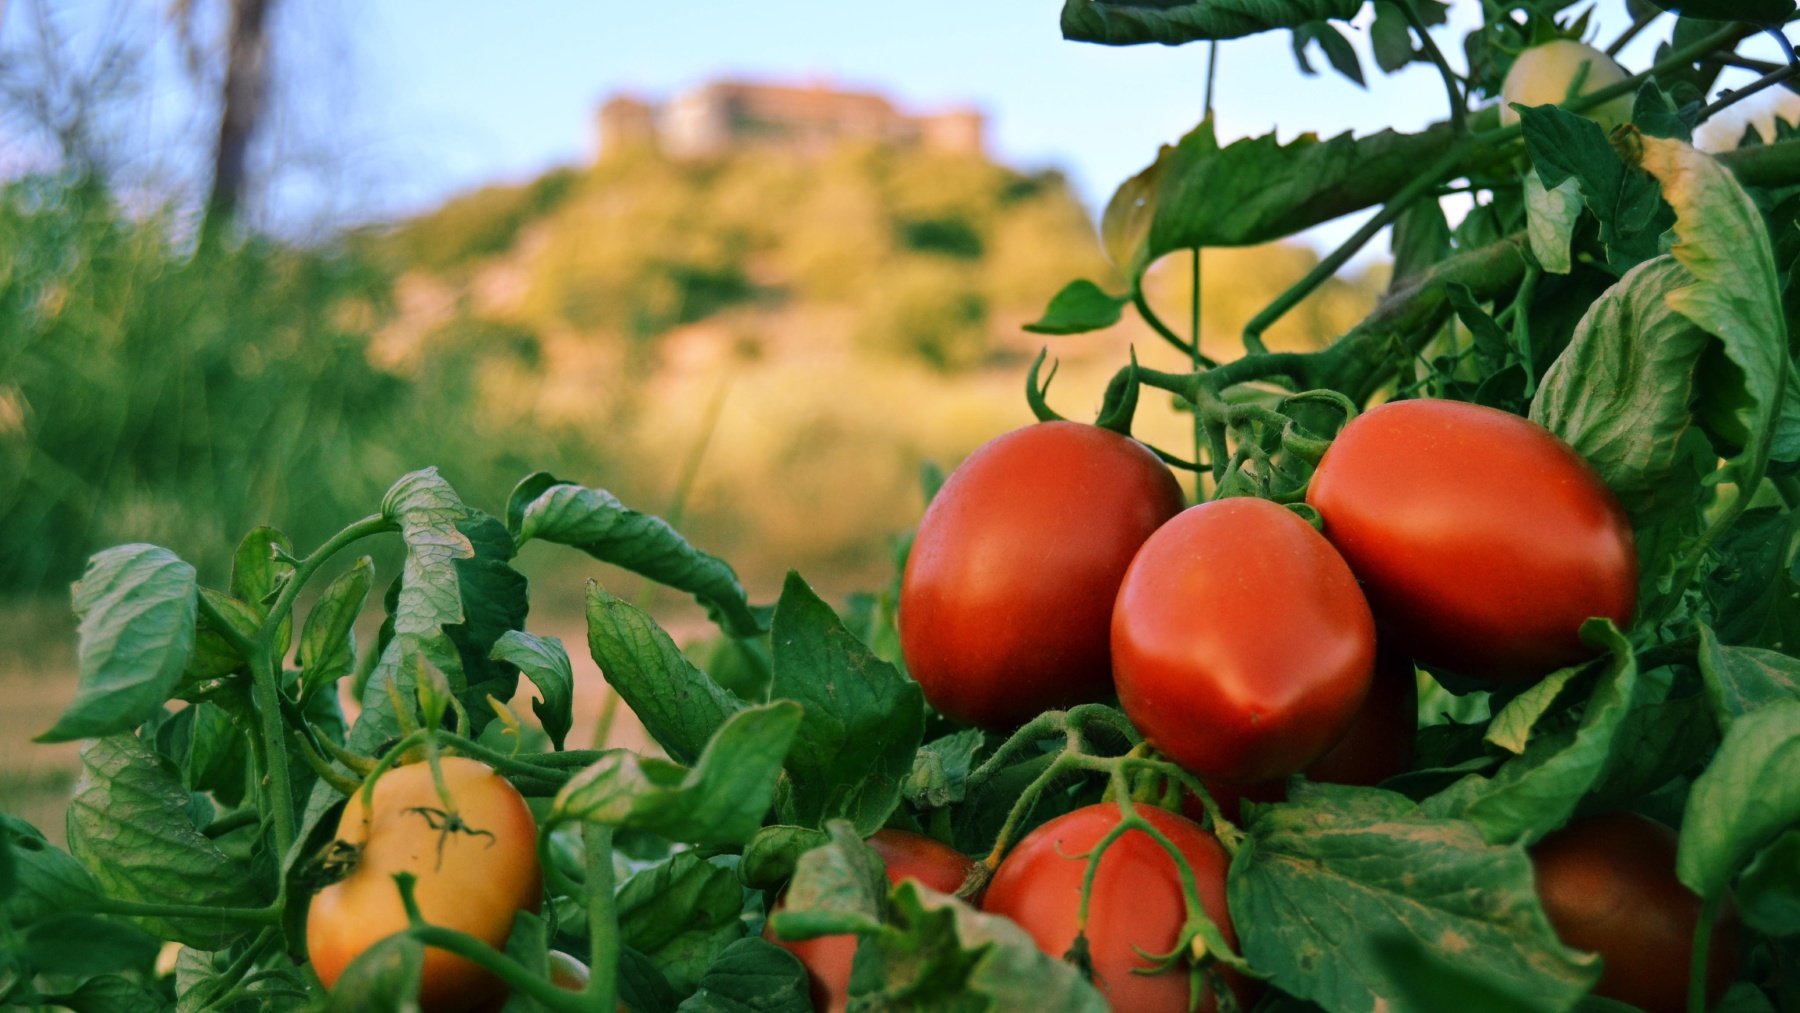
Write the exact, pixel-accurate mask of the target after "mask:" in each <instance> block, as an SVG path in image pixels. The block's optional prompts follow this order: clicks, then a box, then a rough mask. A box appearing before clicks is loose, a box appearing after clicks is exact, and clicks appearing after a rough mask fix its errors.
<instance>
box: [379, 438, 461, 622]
mask: <svg viewBox="0 0 1800 1013" xmlns="http://www.w3.org/2000/svg"><path fill="white" fill-rule="evenodd" d="M381 513H382V516H384V517H386V518H388V519H389V520H391V521H393V522H394V523H396V524H398V525H399V527H400V534H401V537H402V538H404V539H405V541H406V563H405V565H404V568H403V569H402V570H401V574H400V594H399V598H398V599H397V601H396V603H395V605H394V608H393V610H392V620H393V630H394V632H395V633H396V634H405V633H414V634H430V633H436V632H437V631H438V630H440V629H442V628H443V627H445V626H451V625H455V624H457V623H460V622H462V621H463V609H462V595H461V593H460V588H459V586H458V582H457V579H456V561H457V560H459V559H468V558H470V557H472V556H474V555H475V547H474V546H473V545H470V544H469V539H468V536H467V535H464V534H463V533H462V532H461V531H460V530H458V529H457V524H458V522H460V521H462V520H463V519H465V518H466V517H468V515H469V510H468V508H467V507H465V506H463V503H462V500H461V499H459V498H458V497H457V495H456V491H455V490H454V489H451V488H450V483H448V482H446V481H444V480H443V478H442V477H441V476H439V475H438V473H437V469H436V468H426V469H425V470H423V471H415V472H413V473H411V474H409V475H406V476H404V477H403V478H401V479H400V481H398V482H396V483H394V486H393V488H391V489H389V490H388V492H387V495H386V496H385V497H383V498H382V501H381Z"/></svg>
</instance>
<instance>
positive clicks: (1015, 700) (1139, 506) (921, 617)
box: [900, 422, 1182, 730]
mask: <svg viewBox="0 0 1800 1013" xmlns="http://www.w3.org/2000/svg"><path fill="white" fill-rule="evenodd" d="M1181 506H1182V498H1181V488H1180V487H1179V486H1178V485H1176V483H1175V477H1174V475H1172V474H1170V472H1169V469H1168V467H1167V466H1165V465H1164V464H1163V463H1162V462H1160V461H1158V460H1157V459H1156V457H1155V455H1153V454H1151V453H1150V451H1148V450H1145V449H1144V448H1143V446H1142V445H1140V444H1138V443H1136V442H1135V441H1133V440H1131V439H1130V438H1128V437H1125V436H1120V435H1119V434H1118V433H1114V432H1111V431H1108V430H1105V429H1101V428H1099V427H1097V426H1087V425H1081V424H1078V423H1074V422H1042V423H1039V424H1037V425H1034V426H1029V427H1027V428H1024V429H1019V430H1015V431H1013V432H1011V433H1007V434H1006V435H1004V436H1001V437H999V438H997V439H995V440H993V441H992V442H990V443H988V444H987V445H986V446H984V447H982V448H981V449H979V450H977V451H976V452H975V453H973V454H971V455H970V456H969V459H968V460H966V461H964V462H963V463H962V464H961V465H960V466H959V467H958V468H957V469H956V470H955V471H954V472H952V473H951V474H950V477H949V478H948V479H946V480H945V482H944V486H943V488H942V489H940V490H938V494H937V496H936V497H934V498H933V499H932V501H931V505H930V507H929V508H928V509H927V510H926V511H925V517H924V519H922V520H921V521H920V522H919V532H918V535H917V536H916V537H915V538H914V539H913V545H912V551H911V554H910V555H909V557H908V558H907V563H906V576H905V580H904V582H903V583H902V585H901V590H900V643H901V647H902V648H903V650H904V651H905V656H906V665H907V670H908V671H909V672H911V673H912V677H913V678H914V679H917V680H918V682H919V686H920V687H921V688H922V689H923V690H924V691H925V698H926V699H927V700H928V701H930V703H931V705H932V707H933V708H935V709H936V710H937V711H938V712H940V713H942V714H945V715H948V716H949V717H952V718H955V719H957V720H959V721H963V722H966V723H969V724H975V725H980V726H982V727H984V728H994V729H1002V730H1004V729H1010V728H1013V727H1016V726H1018V725H1020V724H1023V723H1024V722H1025V720H1026V719H1028V718H1030V717H1033V716H1035V715H1037V714H1039V713H1041V712H1043V711H1045V710H1048V709H1051V708H1053V707H1066V706H1069V705H1071V704H1077V703H1082V702H1084V701H1088V700H1098V699H1100V698H1101V697H1103V696H1105V695H1107V692H1108V690H1109V689H1110V684H1109V679H1108V676H1109V675H1110V672H1111V667H1112V666H1111V659H1110V656H1109V654H1108V650H1107V628H1108V626H1107V624H1108V622H1109V620H1110V618H1111V616H1112V602H1113V598H1114V597H1115V596H1116V595H1117V593H1118V590H1119V580H1120V578H1122V577H1123V576H1124V575H1125V567H1126V566H1127V565H1129V564H1130V562H1131V557H1132V555H1133V554H1134V553H1136V552H1137V550H1138V546H1140V545H1142V544H1143V543H1144V539H1146V538H1148V537H1150V533H1151V532H1152V531H1155V530H1156V529H1157V527H1158V526H1159V525H1161V524H1162V523H1163V522H1164V521H1166V520H1168V519H1169V518H1170V517H1172V516H1174V514H1175V512H1176V511H1178V510H1180V509H1181Z"/></svg>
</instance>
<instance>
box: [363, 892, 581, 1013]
mask: <svg viewBox="0 0 1800 1013" xmlns="http://www.w3.org/2000/svg"><path fill="white" fill-rule="evenodd" d="M417 884H418V880H417V878H416V877H414V876H413V874H412V873H410V872H397V873H395V874H394V885H395V887H396V888H398V889H399V891H400V905H401V907H403V908H405V909H406V920H407V923H408V924H407V929H406V934H407V935H408V936H411V937H412V938H413V939H416V940H418V941H419V942H420V943H422V944H424V945H426V946H429V947H433V948H436V949H439V950H443V951H445V952H446V953H450V954H454V955H455V956H458V957H461V958H463V959H464V960H467V961H468V962H470V963H472V964H476V965H479V966H480V967H482V968H485V969H486V970H488V971H489V972H491V973H492V974H493V975H494V976H495V977H497V978H499V979H500V980H501V981H502V982H505V983H506V985H507V987H509V988H511V989H512V990H513V991H514V992H523V993H525V994H526V995H528V996H530V997H531V998H533V999H536V1000H537V1001H538V1002H540V1003H543V1004H544V1005H545V1006H547V1007H549V1008H550V1009H552V1010H555V1011H557V1013H582V1011H584V1010H586V1009H587V1004H586V1003H584V1002H582V997H581V995H580V993H577V992H570V991H568V990H567V989H562V988H557V987H556V986H555V985H553V984H551V983H550V982H549V981H547V980H545V979H544V978H540V977H538V976H537V975H535V974H532V973H531V971H530V970H528V969H527V968H526V967H525V965H524V964H521V963H519V962H518V961H517V960H514V959H513V958H512V957H509V956H507V955H506V954H504V953H501V952H500V951H499V950H496V949H494V948H493V947H492V946H489V945H488V944H487V943H485V942H482V941H481V940H479V939H477V938H475V937H474V936H471V935H469V934H468V933H466V932H458V931H456V930H455V929H447V928H443V927H441V926H437V925H432V924H431V923H429V922H427V921H426V920H425V916H424V915H423V914H422V913H421V912H420V911H419V902H418V900H417V898H415V897H414V896H413V888H414V887H415V886H416V885H417Z"/></svg>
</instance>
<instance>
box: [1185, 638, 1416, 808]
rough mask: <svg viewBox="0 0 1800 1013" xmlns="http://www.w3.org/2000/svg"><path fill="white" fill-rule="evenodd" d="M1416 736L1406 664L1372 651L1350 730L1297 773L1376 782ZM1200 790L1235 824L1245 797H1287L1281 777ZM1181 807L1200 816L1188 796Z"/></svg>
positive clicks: (1397, 769) (1398, 766) (1395, 769)
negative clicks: (1371, 673)
mask: <svg viewBox="0 0 1800 1013" xmlns="http://www.w3.org/2000/svg"><path fill="white" fill-rule="evenodd" d="M1418 735H1419V683H1418V679H1417V677H1416V676H1414V674H1413V666H1412V662H1410V661H1407V660H1405V659H1403V658H1396V657H1393V656H1392V652H1391V651H1383V650H1377V651H1376V653H1375V677H1374V679H1373V680H1371V681H1370V683H1369V695H1368V696H1367V697H1366V698H1364V700H1363V705H1362V707H1361V708H1359V709H1358V710H1357V712H1356V717H1354V718H1352V719H1351V720H1350V730H1349V731H1346V732H1345V733H1344V737H1343V738H1341V739H1339V740H1338V741H1337V744H1336V745H1334V746H1332V747H1331V749H1330V750H1329V751H1328V752H1326V754H1325V755H1324V756H1321V757H1319V758H1318V759H1316V760H1314V761H1313V762H1311V763H1309V764H1307V765H1306V766H1305V767H1303V768H1301V770H1300V773H1302V774H1304V775H1305V776H1306V778H1307V780H1309V781H1321V782H1324V783H1326V784H1360V785H1376V784H1380V783H1381V782H1383V781H1385V780H1387V779H1388V778H1390V777H1393V776H1394V775H1395V774H1399V773H1402V772H1404V771H1406V770H1407V769H1408V768H1410V767H1411V766H1412V757H1413V744H1414V742H1415V740H1417V738H1418ZM1206 789H1207V791H1209V792H1211V793H1212V797H1213V801H1215V802H1217V803H1219V810H1220V811H1221V812H1223V813H1224V815H1225V818H1226V819H1228V820H1231V821H1232V822H1233V823H1236V822H1238V817H1239V815H1240V810H1241V803H1242V802H1243V800H1245V799H1249V800H1250V801H1252V802H1280V801H1283V800H1285V799H1286V798H1287V781H1286V780H1275V781H1258V782H1255V783H1253V784H1231V783H1228V782H1224V781H1208V782H1206ZM1181 811H1182V812H1183V813H1184V814H1186V815H1187V816H1188V817H1189V818H1191V819H1194V820H1203V815H1202V814H1203V813H1204V812H1205V810H1204V809H1203V808H1202V807H1201V805H1200V802H1199V800H1198V799H1196V798H1194V797H1193V796H1192V795H1184V796H1183V801H1182V806H1181Z"/></svg>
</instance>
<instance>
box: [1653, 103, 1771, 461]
mask: <svg viewBox="0 0 1800 1013" xmlns="http://www.w3.org/2000/svg"><path fill="white" fill-rule="evenodd" d="M1638 145H1639V151H1640V152H1641V158H1642V162H1641V164H1642V165H1643V168H1644V169H1645V170H1646V171H1648V172H1649V173H1650V174H1651V175H1652V176H1655V177H1656V178H1657V180H1658V181H1659V182H1660V183H1661V184H1662V192H1663V196H1664V198H1666V199H1667V200H1668V202H1669V204H1670V206H1672V207H1673V208H1674V209H1675V237H1676V242H1675V245H1674V246H1673V247H1671V248H1670V250H1669V252H1670V253H1671V254H1672V255H1674V257H1675V259H1676V260H1677V261H1679V262H1680V263H1681V265H1682V266H1683V267H1685V268H1687V270H1688V272H1689V274H1690V275H1692V281H1691V283H1689V284H1687V285H1684V286H1682V287H1680V288H1678V289H1676V290H1674V291H1672V292H1670V293H1669V294H1668V296H1667V297H1666V300H1667V302H1668V305H1669V308H1670V309H1672V310H1674V311H1675V312H1677V313H1679V314H1681V315H1682V316H1684V317H1686V318H1688V319H1689V320H1691V321H1693V322H1694V324H1695V326H1697V327H1699V328H1701V329H1702V330H1704V331H1706V332H1707V333H1708V334H1711V335H1714V336H1716V337H1717V338H1718V339H1719V341H1720V343H1721V345H1722V348H1723V351H1724V354H1725V358H1726V359H1728V360H1729V361H1730V364H1731V365H1732V366H1735V367H1736V369H1735V370H1731V369H1726V368H1723V367H1722V366H1721V367H1719V368H1716V369H1714V370H1710V371H1706V372H1703V374H1702V375H1701V383H1700V389H1699V391H1698V394H1699V400H1700V404H1699V411H1700V414H1701V415H1702V417H1704V418H1708V419H1709V420H1711V421H1712V424H1713V425H1714V427H1715V428H1734V429H1736V430H1737V431H1739V432H1741V433H1742V434H1744V435H1745V437H1746V438H1745V439H1744V440H1743V441H1742V442H1743V443H1744V450H1743V452H1742V453H1740V454H1739V455H1738V456H1736V457H1734V458H1732V459H1730V461H1728V462H1727V469H1726V471H1727V474H1728V475H1729V477H1730V478H1731V480H1732V481H1735V482H1737V483H1738V486H1739V488H1743V489H1754V488H1756V486H1757V484H1758V483H1760V482H1761V481H1762V475H1763V469H1764V468H1765V467H1766V466H1767V463H1768V449H1769V443H1770V439H1771V437H1772V433H1773V430H1774V423H1775V420H1776V419H1777V418H1778V417H1779V416H1780V409H1781V400H1782V395H1783V393H1784V392H1785V391H1786V389H1787V384H1786V382H1785V381H1786V371H1787V370H1788V369H1789V368H1790V366H1789V363H1788V357H1787V341H1788V339H1787V321H1786V319H1785V317H1784V316H1783V312H1782V308H1781V282H1780V273H1779V272H1778V271H1777V270H1776V268H1775V253H1774V250H1773V248H1772V247H1771V245H1770V242H1769V233H1768V230H1767V229H1766V228H1765V227H1764V226H1763V219H1762V214H1761V212H1759V211H1758V210H1757V208H1756V204H1755V202H1754V201H1752V200H1751V199H1750V195H1749V194H1747V193H1745V192H1744V188H1743V187H1742V186H1741V185H1739V184H1738V181H1737V179H1736V178H1735V177H1733V176H1732V174H1731V172H1730V170H1728V169H1726V168H1725V167H1724V166H1722V165H1720V164H1719V162H1718V160H1717V159H1714V158H1712V157H1711V156H1709V155H1705V154H1702V153H1701V152H1699V151H1696V150H1695V149H1694V148H1693V147H1692V146H1690V145H1688V144H1685V143H1683V142H1681V141H1678V140H1671V139H1666V138H1660V137H1648V136H1640V137H1639V138H1638Z"/></svg>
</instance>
